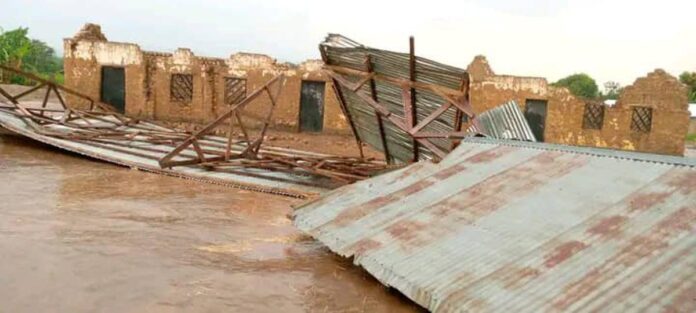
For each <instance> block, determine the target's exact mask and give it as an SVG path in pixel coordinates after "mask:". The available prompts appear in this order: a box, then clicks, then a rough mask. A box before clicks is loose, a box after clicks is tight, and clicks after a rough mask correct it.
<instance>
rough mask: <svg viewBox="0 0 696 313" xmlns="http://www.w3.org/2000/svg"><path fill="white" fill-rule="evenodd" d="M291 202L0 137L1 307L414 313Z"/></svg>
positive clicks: (7, 309)
mask: <svg viewBox="0 0 696 313" xmlns="http://www.w3.org/2000/svg"><path fill="white" fill-rule="evenodd" d="M297 203H299V202H298V200H293V199H290V198H285V197H280V196H273V195H268V194H260V193H254V192H248V191H242V190H237V189H231V188H227V187H220V186H215V185H209V184H204V183H199V182H194V181H188V180H184V179H179V178H172V177H165V176H160V175H155V174H149V173H143V172H139V171H136V170H130V169H126V168H122V167H117V166H113V165H111V164H106V163H101V162H97V161H92V160H89V159H85V158H81V157H79V156H76V155H72V154H67V153H63V152H62V151H58V150H53V149H52V148H49V147H46V146H43V145H40V144H36V143H33V142H30V141H28V140H25V139H22V138H19V137H13V136H4V135H0V312H283V313H290V312H414V311H419V309H418V308H417V307H416V306H415V305H414V304H412V303H411V302H409V301H408V300H406V299H405V298H403V297H402V296H400V295H399V294H398V293H397V292H396V291H393V290H389V289H386V288H385V287H383V286H382V285H381V284H379V283H378V282H377V281H376V280H374V279H373V278H371V277H370V276H369V275H368V274H367V273H365V272H364V271H362V270H360V269H359V268H357V267H355V266H352V264H351V263H350V262H349V261H347V260H344V259H342V258H340V257H337V256H335V255H333V254H332V253H331V252H330V251H328V250H327V249H326V248H324V247H322V246H321V244H319V243H317V242H315V241H313V240H312V239H311V238H309V237H306V236H304V235H302V234H301V233H299V232H298V231H297V230H295V229H294V228H293V226H292V224H291V222H290V220H289V219H288V218H287V215H288V214H289V213H290V212H291V208H290V205H291V204H297Z"/></svg>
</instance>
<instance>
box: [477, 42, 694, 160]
mask: <svg viewBox="0 0 696 313" xmlns="http://www.w3.org/2000/svg"><path fill="white" fill-rule="evenodd" d="M468 71H469V73H470V75H471V77H472V83H471V103H472V106H473V107H474V109H475V110H476V111H477V112H483V111H485V110H488V109H491V108H493V107H496V106H498V105H500V104H503V103H505V102H507V101H510V100H515V101H516V102H517V104H518V105H519V106H520V108H521V109H522V110H523V111H524V109H525V104H526V102H527V100H543V101H546V102H547V118H546V128H545V132H544V139H545V141H546V142H551V143H558V144H568V145H581V146H592V147H604V148H615V149H623V150H635V151H643V152H651V153H660V154H671V155H683V153H684V137H685V136H686V133H687V131H688V125H689V113H688V111H687V97H686V88H685V86H683V85H682V84H681V83H679V81H678V80H677V79H676V78H674V77H673V76H671V75H669V74H667V73H666V72H665V71H663V70H655V71H654V72H652V73H650V74H648V75H647V76H646V77H642V78H639V79H637V80H636V81H635V83H634V84H633V85H631V86H628V87H626V88H625V89H624V91H623V92H622V94H621V95H620V98H619V100H618V101H617V104H616V105H615V106H614V107H608V106H605V107H604V119H603V123H602V126H601V128H600V129H585V128H583V116H584V113H585V105H586V103H587V102H588V101H585V100H583V99H579V98H578V97H575V96H574V95H572V94H571V93H570V92H569V91H568V90H567V89H566V88H562V87H554V86H550V85H549V84H548V82H547V80H546V79H544V78H539V77H518V76H509V75H496V74H495V73H494V72H493V70H492V69H491V67H490V65H489V63H488V61H487V60H486V58H485V57H483V56H477V57H476V58H474V61H473V62H472V63H471V64H470V65H469V67H468ZM634 107H647V108H651V109H652V123H651V129H650V131H649V132H638V131H635V130H632V128H631V120H632V115H633V110H634Z"/></svg>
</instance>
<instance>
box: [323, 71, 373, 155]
mask: <svg viewBox="0 0 696 313" xmlns="http://www.w3.org/2000/svg"><path fill="white" fill-rule="evenodd" d="M331 87H332V88H333V89H334V93H335V94H336V97H337V98H338V106H339V107H341V111H342V112H343V116H345V117H346V119H348V124H349V125H350V130H351V131H353V137H354V138H355V143H356V144H357V145H358V151H359V152H360V158H365V152H364V151H363V147H362V140H361V139H360V135H358V130H357V129H356V128H355V122H354V121H353V117H352V116H351V114H350V112H349V111H348V107H346V100H345V98H343V92H341V87H339V86H338V82H337V81H336V80H335V79H333V78H332V79H331Z"/></svg>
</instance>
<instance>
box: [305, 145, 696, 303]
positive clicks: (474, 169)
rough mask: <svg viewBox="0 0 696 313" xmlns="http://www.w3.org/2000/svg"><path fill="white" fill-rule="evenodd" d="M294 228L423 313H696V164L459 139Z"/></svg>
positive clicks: (336, 196)
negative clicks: (445, 151)
mask: <svg viewBox="0 0 696 313" xmlns="http://www.w3.org/2000/svg"><path fill="white" fill-rule="evenodd" d="M294 223H295V225H296V226H297V227H299V228H300V229H302V230H303V231H305V232H307V233H309V234H310V235H312V236H313V237H315V238H317V239H318V240H320V241H321V242H323V243H324V244H326V245H327V246H328V247H329V248H330V249H331V250H333V251H335V252H336V253H338V254H340V255H342V256H346V257H351V256H352V257H354V262H355V263H356V264H358V265H360V266H362V267H364V268H365V269H366V270H367V271H368V272H370V273H371V274H372V275H373V276H375V277H376V278H377V279H379V280H380V281H381V282H382V283H384V284H385V285H388V286H392V287H394V288H396V289H398V290H400V291H401V292H402V293H403V294H405V295H406V296H408V297H409V298H411V299H413V300H414V301H415V302H417V303H419V304H420V305H422V306H423V307H425V308H428V309H430V310H432V311H435V312H464V311H485V312H543V311H577V312H590V311H605V312H642V311H674V312H677V311H679V312H694V311H695V310H696V301H694V296H695V295H696V294H695V291H696V289H695V288H696V160H694V159H688V158H677V157H663V156H655V155H649V154H640V153H628V152H620V151H611V150H601V149H593V148H574V147H573V148H571V147H564V146H557V145H549V144H541V143H526V142H511V141H508V142H501V141H495V140H491V139H482V138H470V139H466V140H465V141H464V142H463V143H462V144H461V145H460V146H459V147H458V148H457V149H456V150H454V151H453V152H452V153H450V154H449V155H448V156H447V158H445V159H444V160H443V161H442V162H441V163H439V164H432V163H425V162H421V163H417V164H414V165H412V166H409V167H407V168H405V169H402V170H399V171H396V172H392V173H388V174H385V175H382V176H379V177H376V178H373V179H369V180H366V181H362V182H359V183H356V184H353V185H349V186H346V187H343V188H340V189H337V190H334V191H332V192H330V193H329V194H327V195H326V196H325V197H324V198H321V199H319V200H316V201H314V202H311V203H308V204H307V205H305V206H303V207H301V208H300V209H299V210H298V211H297V212H296V213H295V220H294Z"/></svg>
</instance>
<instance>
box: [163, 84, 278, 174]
mask: <svg viewBox="0 0 696 313" xmlns="http://www.w3.org/2000/svg"><path fill="white" fill-rule="evenodd" d="M284 81H285V76H283V75H278V76H276V77H274V78H273V79H271V80H269V81H268V82H267V83H266V84H264V85H263V86H262V87H261V88H259V89H257V90H256V91H254V92H253V93H251V94H250V95H249V96H247V97H246V98H245V99H244V100H242V101H240V102H239V103H237V104H235V105H233V106H232V107H231V108H230V109H228V110H227V112H225V113H223V114H222V115H220V116H219V117H218V118H217V119H215V120H214V121H213V122H211V123H209V124H208V125H206V126H205V127H203V129H201V130H199V131H197V132H195V133H194V134H193V135H191V136H190V137H189V138H186V139H185V140H183V141H182V142H181V143H180V144H179V145H178V146H176V148H174V150H172V151H171V152H169V153H167V155H165V156H164V157H162V158H161V159H160V160H159V164H160V166H161V167H162V168H169V167H173V166H178V165H182V164H185V165H191V164H199V163H209V162H212V161H213V160H215V161H219V158H220V157H214V158H206V157H205V154H203V153H200V152H201V151H200V149H199V148H197V145H198V140H200V139H203V137H204V136H206V135H208V134H210V133H211V131H213V130H214V129H215V128H217V127H218V126H220V125H222V124H223V123H224V122H226V121H227V120H228V119H232V118H233V117H234V118H236V119H238V120H239V111H240V110H242V109H243V108H244V107H246V106H247V105H248V104H249V103H251V102H252V101H253V100H255V99H256V98H258V97H259V96H260V95H261V94H262V93H265V94H266V95H267V96H268V98H269V99H270V101H271V109H270V110H269V112H268V114H267V116H266V118H265V119H264V125H263V128H262V131H261V135H260V136H259V138H258V139H256V140H254V141H253V142H249V138H248V135H247V134H246V130H244V133H245V135H246V140H247V143H246V144H247V147H246V149H244V151H242V153H240V154H239V155H238V156H240V157H242V156H243V157H252V158H253V156H254V155H256V154H257V153H258V151H259V147H260V145H261V143H262V142H263V137H264V136H265V134H266V130H267V129H268V125H269V123H270V119H271V115H272V113H273V111H274V108H275V105H276V99H277V97H278V95H279V94H280V90H281V89H282V87H283V82H284ZM273 85H275V86H276V90H275V94H274V93H272V92H271V89H270V88H269V87H270V86H273ZM239 121H240V125H243V124H241V120H239ZM230 123H231V122H230ZM240 128H243V126H240ZM228 131H229V133H228V147H229V146H231V144H230V143H229V142H230V141H231V140H232V138H231V136H232V129H231V127H230V129H229V130H228ZM190 146H193V148H194V150H195V151H196V153H197V154H198V157H197V158H196V159H194V160H188V161H173V159H174V157H177V156H181V152H182V151H184V150H186V149H187V148H189V147H190ZM232 157H234V156H233V155H232V153H231V152H230V150H229V149H228V150H227V151H226V152H225V153H224V154H223V155H222V160H224V161H226V160H229V159H230V158H232ZM182 162H186V163H182Z"/></svg>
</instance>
